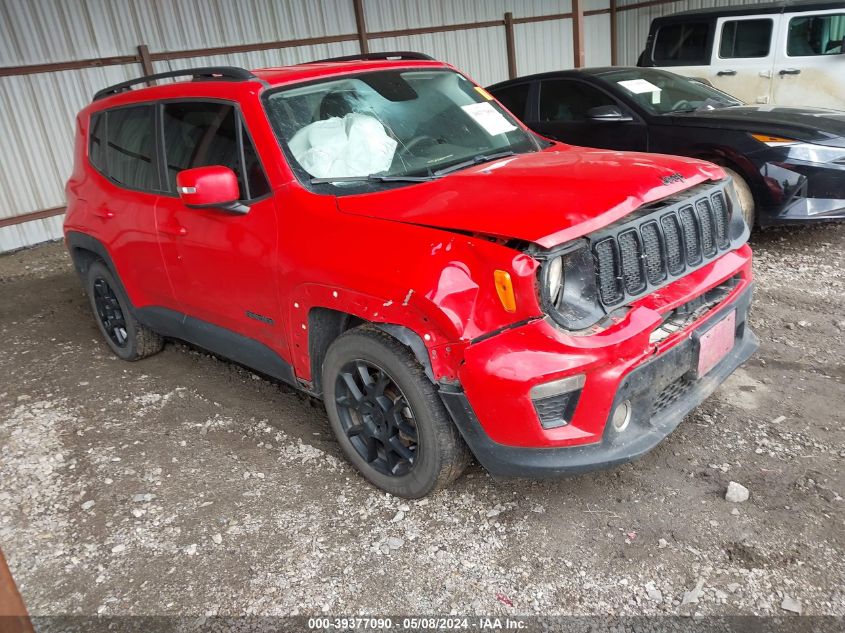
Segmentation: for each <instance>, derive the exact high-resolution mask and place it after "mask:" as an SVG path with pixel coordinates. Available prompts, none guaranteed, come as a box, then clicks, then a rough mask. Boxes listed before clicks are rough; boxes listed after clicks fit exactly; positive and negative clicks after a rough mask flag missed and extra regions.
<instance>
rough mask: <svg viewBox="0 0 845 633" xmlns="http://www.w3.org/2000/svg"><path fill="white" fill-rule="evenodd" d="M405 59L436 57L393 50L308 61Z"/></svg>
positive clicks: (429, 58) (432, 59) (318, 62)
mask: <svg viewBox="0 0 845 633" xmlns="http://www.w3.org/2000/svg"><path fill="white" fill-rule="evenodd" d="M378 59H383V60H391V61H393V60H395V61H400V60H405V59H419V60H426V61H434V58H433V57H431V56H429V55H426V54H425V53H415V52H413V51H392V52H388V53H360V54H358V55H345V56H344V57H329V58H327V59H317V60H315V61H313V62H306V63H307V64H322V63H323V62H354V61H370V60H378Z"/></svg>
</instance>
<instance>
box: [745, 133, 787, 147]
mask: <svg viewBox="0 0 845 633" xmlns="http://www.w3.org/2000/svg"><path fill="white" fill-rule="evenodd" d="M751 136H752V137H753V138H755V139H756V140H758V141H760V142H761V143H765V144H766V145H781V144H783V143H794V142H795V139H793V138H784V137H782V136H770V135H768V134H752V135H751Z"/></svg>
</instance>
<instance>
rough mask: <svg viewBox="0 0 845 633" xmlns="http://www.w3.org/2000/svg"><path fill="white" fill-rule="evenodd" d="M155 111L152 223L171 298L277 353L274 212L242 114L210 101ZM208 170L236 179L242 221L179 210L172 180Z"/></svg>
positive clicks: (174, 104) (180, 204) (191, 313)
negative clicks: (157, 138)
mask: <svg viewBox="0 0 845 633" xmlns="http://www.w3.org/2000/svg"><path fill="white" fill-rule="evenodd" d="M160 108H161V110H160V116H161V122H162V141H163V151H162V153H163V158H164V169H163V170H162V179H163V180H164V188H165V192H164V194H163V196H162V198H161V199H160V201H159V204H158V207H157V209H156V222H157V228H158V234H159V243H160V244H161V250H162V254H163V256H164V261H165V264H166V266H167V272H168V274H169V276H170V279H171V281H172V283H173V287H174V291H175V294H176V298H177V299H178V301H179V303H180V304H181V307H182V310H183V311H184V312H185V313H186V314H188V315H189V316H191V317H194V318H195V319H199V320H201V321H204V322H207V323H211V324H214V325H217V326H220V327H223V328H225V329H227V330H230V331H233V332H237V333H239V334H241V335H243V336H247V337H249V338H253V339H255V340H258V341H262V342H264V343H265V344H267V345H269V346H270V347H272V348H274V349H275V350H276V351H280V346H281V341H283V337H282V328H281V324H280V320H279V305H278V297H277V292H276V283H277V271H276V252H277V251H276V249H277V238H278V227H277V218H276V208H275V203H274V199H273V196H272V193H271V191H270V186H269V184H268V181H267V177H266V175H265V171H264V169H263V167H262V164H261V160H260V158H259V156H258V154H257V152H256V149H255V145H254V144H253V142H252V139H251V138H250V136H249V133H248V131H247V129H246V126H245V124H244V121H243V119H242V116H241V113H240V111H239V109H238V108H237V107H236V105H235V104H234V103H231V102H224V101H211V100H209V101H203V100H190V101H169V102H164V103H162V104H161V105H160ZM210 165H223V166H225V167H229V168H230V169H232V170H233V171H234V172H235V174H236V175H237V176H238V181H239V184H240V190H241V200H240V201H241V202H242V203H243V204H245V205H247V206H249V212H248V213H246V214H237V213H232V212H228V211H224V210H221V209H214V208H208V209H195V208H189V207H187V206H185V205H184V204H183V202H182V200H181V199H180V198H179V196H178V195H177V190H176V175H177V174H178V173H179V172H180V171H183V170H185V169H190V168H193V167H204V166H210ZM285 356H287V354H285Z"/></svg>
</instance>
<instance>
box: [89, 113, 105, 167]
mask: <svg viewBox="0 0 845 633" xmlns="http://www.w3.org/2000/svg"><path fill="white" fill-rule="evenodd" d="M105 136H106V116H105V114H103V113H102V112H96V113H94V114H92V115H91V122H90V123H89V125H88V162H90V163H91V165H92V166H93V167H94V168H95V169H96V170H97V171H99V172H101V173H103V174H105V171H106V170H105V166H106V165H105V163H106V156H105V155H106V139H105Z"/></svg>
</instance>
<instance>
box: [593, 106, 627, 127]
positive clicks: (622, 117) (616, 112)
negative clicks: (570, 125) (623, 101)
mask: <svg viewBox="0 0 845 633" xmlns="http://www.w3.org/2000/svg"><path fill="white" fill-rule="evenodd" d="M587 118H588V119H589V120H590V121H596V122H603V123H625V122H627V121H633V120H634V118H633V117H631V116H628V115H627V114H622V110H620V109H619V107H618V106H615V105H603V106H596V107H595V108H590V109H589V110H587Z"/></svg>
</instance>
